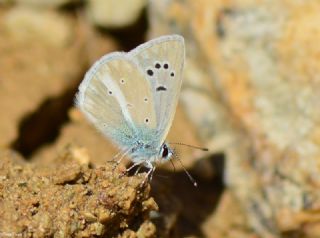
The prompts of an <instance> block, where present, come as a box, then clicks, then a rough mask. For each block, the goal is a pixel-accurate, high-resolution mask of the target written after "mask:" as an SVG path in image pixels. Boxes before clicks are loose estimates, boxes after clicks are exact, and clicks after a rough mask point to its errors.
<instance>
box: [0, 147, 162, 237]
mask: <svg viewBox="0 0 320 238" xmlns="http://www.w3.org/2000/svg"><path fill="white" fill-rule="evenodd" d="M70 150H71V151H70ZM70 150H69V151H68V150H66V151H65V152H66V153H67V154H68V160H67V161H66V163H68V164H70V165H71V164H73V166H66V165H65V163H61V164H60V165H59V164H55V165H48V166H46V167H42V166H39V165H35V164H27V163H22V164H21V163H19V164H16V162H15V158H14V157H11V154H12V153H11V154H10V153H8V152H1V153H0V156H1V157H0V174H1V177H4V179H1V180H0V198H1V203H0V216H1V218H2V219H1V220H0V230H1V232H2V233H5V234H11V235H16V236H23V237H27V236H30V235H32V234H37V237H48V236H55V237H56V236H64V237H71V236H72V237H84V236H86V237H92V236H97V237H106V236H107V237H111V236H112V237H115V236H117V235H119V236H121V235H122V233H123V231H126V230H131V231H132V232H133V233H134V234H136V235H137V236H138V237H142V236H143V234H146V236H143V237H154V236H153V234H154V233H155V232H156V228H155V226H154V225H153V223H152V222H150V221H149V219H148V214H149V213H150V211H152V209H153V208H154V207H155V206H156V205H155V206H146V205H143V204H146V203H150V202H149V201H151V200H152V198H150V196H149V191H150V189H149V187H148V185H145V186H141V183H142V181H143V179H144V177H143V176H135V177H130V178H128V177H126V176H120V174H119V173H118V172H116V171H112V166H105V167H100V168H97V169H90V168H88V167H87V166H82V165H80V164H77V160H76V159H74V158H72V154H73V153H72V149H70ZM65 152H64V153H65ZM64 153H62V154H61V158H60V160H61V161H62V160H64V158H65V155H64ZM58 161H59V160H58ZM76 165H77V166H76ZM18 167H19V170H17V168H18ZM66 168H68V170H69V172H68V174H76V173H78V171H79V168H80V170H81V173H80V174H78V175H77V176H76V177H73V178H72V180H70V179H69V178H67V179H66V177H65V175H63V173H56V172H55V171H60V172H62V171H65V169H66ZM73 170H75V171H74V172H72V171H73ZM44 171H46V172H44ZM85 177H89V178H90V179H89V180H86V179H85ZM19 181H26V182H25V183H24V184H23V185H22V184H21V183H20V182H19ZM55 181H64V183H59V184H57V183H55ZM105 184H108V185H107V187H105ZM34 187H39V190H34V189H33V188H34ZM150 199H151V200H150ZM102 214H104V215H102ZM106 214H109V215H106ZM137 221H139V222H141V223H140V224H141V225H140V226H139V225H138V226H137V224H138V223H137ZM111 228H112V229H111Z"/></svg>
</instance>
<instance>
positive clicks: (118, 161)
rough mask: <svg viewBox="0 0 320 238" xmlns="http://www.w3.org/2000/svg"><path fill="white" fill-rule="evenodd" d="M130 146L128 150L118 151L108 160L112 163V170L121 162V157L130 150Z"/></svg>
mask: <svg viewBox="0 0 320 238" xmlns="http://www.w3.org/2000/svg"><path fill="white" fill-rule="evenodd" d="M131 149H132V148H129V149H128V150H126V151H124V152H122V151H120V152H119V153H117V154H116V155H115V156H114V157H113V158H112V160H111V161H110V162H112V163H114V165H113V166H112V172H114V171H115V169H116V168H117V167H118V165H119V164H120V163H121V161H122V160H123V158H124V157H125V156H126V155H127V154H128V153H129V152H130V150H131ZM119 156H121V157H120V159H118V160H117V161H115V159H116V158H118V157H119Z"/></svg>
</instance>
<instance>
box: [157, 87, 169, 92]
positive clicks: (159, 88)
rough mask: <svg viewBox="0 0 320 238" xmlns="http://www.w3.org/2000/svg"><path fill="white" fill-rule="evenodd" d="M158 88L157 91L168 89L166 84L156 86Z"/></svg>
mask: <svg viewBox="0 0 320 238" xmlns="http://www.w3.org/2000/svg"><path fill="white" fill-rule="evenodd" d="M156 90H157V92H158V91H167V88H166V87H164V86H159V87H157V88H156Z"/></svg>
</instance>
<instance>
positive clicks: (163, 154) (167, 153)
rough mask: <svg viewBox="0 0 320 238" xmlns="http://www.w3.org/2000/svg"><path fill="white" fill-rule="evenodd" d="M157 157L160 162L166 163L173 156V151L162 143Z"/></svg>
mask: <svg viewBox="0 0 320 238" xmlns="http://www.w3.org/2000/svg"><path fill="white" fill-rule="evenodd" d="M159 155H160V156H159V157H160V158H161V160H160V161H163V162H165V161H168V160H170V158H171V157H172V155H173V150H172V149H171V148H170V147H169V146H168V144H166V143H163V144H162V146H161V148H160V151H159Z"/></svg>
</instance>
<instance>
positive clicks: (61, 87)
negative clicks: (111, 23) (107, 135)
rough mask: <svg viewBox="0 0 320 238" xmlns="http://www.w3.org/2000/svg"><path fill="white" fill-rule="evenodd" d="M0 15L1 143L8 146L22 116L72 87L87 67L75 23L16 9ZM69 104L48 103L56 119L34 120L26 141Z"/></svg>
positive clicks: (46, 13)
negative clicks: (34, 125) (39, 121)
mask: <svg viewBox="0 0 320 238" xmlns="http://www.w3.org/2000/svg"><path fill="white" fill-rule="evenodd" d="M0 18H1V20H0V24H1V27H0V31H1V39H0V52H1V54H0V64H1V68H2V70H1V72H0V84H1V87H0V108H1V110H3V111H5V112H6V113H2V114H1V115H0V120H1V123H0V147H8V146H9V145H10V144H13V143H14V142H15V140H17V139H18V136H19V135H18V133H19V132H18V130H19V127H22V125H20V123H23V119H24V120H27V119H28V118H29V117H31V116H32V114H33V113H35V112H36V111H37V110H42V107H44V106H45V105H47V106H48V105H49V104H50V102H51V101H55V99H57V98H58V97H63V96H65V97H66V96H68V91H70V90H72V89H73V88H74V87H75V85H76V84H77V80H78V78H79V77H80V75H81V73H82V72H83V68H84V65H85V58H84V57H83V52H82V48H83V46H84V41H83V38H82V36H81V31H80V29H79V27H78V26H77V24H76V22H75V21H74V20H73V19H72V18H70V17H68V16H65V15H64V14H61V13H57V12H53V11H37V10H31V9H27V8H21V7H19V8H11V9H10V10H8V11H0ZM75 39H77V41H76V42H75V43H72V42H74V40H75ZM71 43H72V44H71ZM31 85H32V86H31ZM50 99H51V101H50ZM45 101H47V104H45V105H44V103H45ZM57 101H59V100H58V99H57ZM68 103H70V102H67V103H66V102H59V103H56V104H55V105H54V106H53V104H54V103H53V104H50V105H52V108H51V109H52V110H53V111H52V112H51V113H52V114H53V115H55V116H56V117H51V116H50V122H49V121H47V120H46V119H45V118H43V119H42V121H41V122H42V123H36V124H37V127H36V128H33V131H32V133H33V138H32V139H31V138H28V143H30V144H33V143H34V140H37V139H38V138H40V137H42V133H47V131H48V130H50V129H51V128H52V127H53V126H54V125H55V122H56V121H59V120H60V119H61V118H60V117H59V116H57V112H56V110H57V108H61V107H64V106H65V105H66V104H68ZM43 109H44V108H43ZM54 111H55V112H54ZM33 123H35V121H33ZM46 123H47V124H48V123H50V126H48V125H45V124H46ZM44 125H45V126H44ZM42 126H43V127H42ZM20 130H22V128H20ZM20 132H21V131H20ZM21 133H22V132H21ZM17 147H18V145H17Z"/></svg>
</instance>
